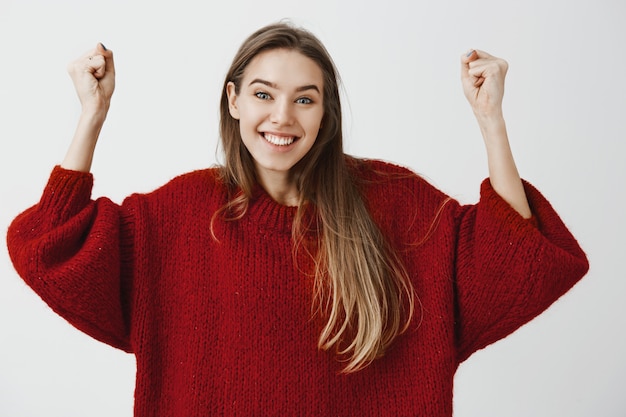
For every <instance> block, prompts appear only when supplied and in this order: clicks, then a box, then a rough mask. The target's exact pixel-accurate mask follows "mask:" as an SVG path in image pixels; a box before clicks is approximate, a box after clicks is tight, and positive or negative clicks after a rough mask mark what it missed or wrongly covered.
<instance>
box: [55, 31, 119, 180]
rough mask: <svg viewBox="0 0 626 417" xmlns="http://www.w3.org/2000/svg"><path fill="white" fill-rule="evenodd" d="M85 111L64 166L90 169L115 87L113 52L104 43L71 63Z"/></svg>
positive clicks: (69, 68) (74, 169) (70, 168)
mask: <svg viewBox="0 0 626 417" xmlns="http://www.w3.org/2000/svg"><path fill="white" fill-rule="evenodd" d="M68 72H69V74H70V77H71V78H72V81H73V83H74V88H75V89H76V93H77V94H78V98H79V99H80V103H81V106H82V111H81V115H80V119H79V121H78V126H77V127H76V132H75V133H74V138H73V139H72V142H71V144H70V147H69V149H68V150H67V154H66V155H65V159H64V160H63V162H62V163H61V167H63V168H65V169H69V170H73V171H81V172H89V171H90V169H91V161H92V160H93V153H94V150H95V148H96V142H97V141H98V136H99V135H100V130H101V129H102V125H103V124H104V120H105V119H106V115H107V112H108V111H109V105H110V103H111V96H112V95H113V90H114V89H115V65H114V63H113V53H112V52H111V51H110V50H107V49H106V48H105V47H104V45H102V44H101V43H100V44H98V45H97V46H96V48H95V49H94V50H92V51H90V52H88V53H86V54H85V55H83V56H82V57H80V58H78V59H77V60H75V61H74V62H72V63H71V64H70V65H69V66H68Z"/></svg>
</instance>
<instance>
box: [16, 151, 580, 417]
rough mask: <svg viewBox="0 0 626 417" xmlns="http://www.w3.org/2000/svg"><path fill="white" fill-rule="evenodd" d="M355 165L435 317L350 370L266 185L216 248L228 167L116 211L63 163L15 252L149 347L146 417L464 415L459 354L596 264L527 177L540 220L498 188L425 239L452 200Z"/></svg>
mask: <svg viewBox="0 0 626 417" xmlns="http://www.w3.org/2000/svg"><path fill="white" fill-rule="evenodd" d="M380 172H387V173H391V175H385V176H381V175H380ZM396 174H399V175H396ZM358 175H359V177H360V178H362V179H364V180H366V181H363V182H362V192H363V195H364V198H365V201H366V204H367V205H368V207H369V209H370V211H371V213H372V216H373V218H374V220H375V221H376V222H377V224H378V225H379V227H380V228H381V230H382V231H383V233H384V234H385V235H386V236H387V237H388V239H389V240H390V241H391V244H392V245H393V247H395V249H396V250H397V252H398V253H399V255H400V257H401V259H402V260H403V262H404V263H405V266H406V268H407V270H408V272H409V275H410V277H411V279H412V280H413V285H414V287H415V289H416V293H417V295H418V297H419V300H420V302H421V305H422V311H421V316H420V315H419V314H418V317H416V319H415V320H414V323H413V325H412V327H411V328H410V330H409V331H408V332H407V333H406V334H404V335H402V336H400V337H399V338H398V339H397V340H396V342H395V344H394V345H393V346H392V347H391V349H390V350H389V351H388V352H387V354H386V355H385V356H384V357H383V358H381V359H378V360H376V361H375V362H374V363H373V364H371V365H370V366H369V367H367V368H366V369H364V370H362V371H359V372H357V373H354V374H349V375H344V374H340V373H339V371H340V370H341V369H342V363H340V362H339V361H337V358H336V357H335V356H334V354H333V353H331V352H324V351H319V350H318V349H317V347H316V346H317V340H318V337H319V333H320V330H321V324H322V323H321V321H320V320H321V319H314V320H312V319H311V303H312V282H311V278H310V276H309V275H308V274H307V269H310V267H311V262H310V261H309V260H308V259H306V258H305V257H304V254H301V255H302V256H300V257H299V258H296V259H295V260H294V258H293V257H292V240H291V224H292V220H293V216H294V213H295V209H294V208H293V207H286V206H281V205H279V204H277V203H276V202H274V201H273V200H272V199H271V198H270V197H269V196H268V195H267V194H266V193H265V192H264V191H263V190H261V189H259V190H257V192H256V194H255V195H254V198H253V199H252V201H251V203H250V206H249V210H248V212H247V214H246V215H245V217H244V218H243V219H241V220H238V221H230V222H225V221H221V220H218V221H217V222H216V223H215V225H214V231H215V233H216V236H217V238H218V240H219V241H216V240H215V239H213V237H212V236H211V228H210V221H211V216H212V214H213V212H214V211H215V210H217V209H219V208H220V207H222V206H223V205H224V203H225V202H226V198H227V196H226V190H225V188H224V186H223V185H222V184H221V183H220V182H219V181H218V180H216V171H215V170H214V169H207V170H202V171H196V172H192V173H189V174H186V175H183V176H180V177H178V178H176V179H174V180H172V181H170V182H169V183H168V184H166V185H165V186H163V187H161V188H159V189H158V190H156V191H154V192H152V193H149V194H144V195H132V196H130V197H128V198H127V199H126V200H125V201H124V202H123V203H122V204H121V205H117V204H114V203H113V202H111V201H110V200H108V199H106V198H99V199H98V200H96V201H92V200H91V199H90V198H91V197H90V196H91V189H92V181H93V180H92V176H91V175H90V174H84V173H79V172H73V171H67V170H64V169H61V168H59V167H56V168H55V169H54V170H53V172H52V175H51V177H50V180H49V183H48V185H47V186H46V188H45V191H44V193H43V196H42V198H41V200H40V202H39V203H38V204H37V205H35V206H34V207H32V208H30V209H28V210H27V211H25V212H24V213H23V214H21V215H20V216H18V217H17V218H16V219H15V221H14V222H13V224H12V225H11V227H10V228H9V233H8V247H9V250H10V254H11V258H12V260H13V263H14V265H15V268H16V269H17V271H18V272H19V273H20V275H21V276H22V277H23V278H24V280H25V281H26V282H27V283H28V284H29V285H30V286H31V287H32V288H33V289H34V290H35V291H36V292H37V293H38V294H39V295H40V296H41V297H42V298H43V299H44V300H45V301H46V302H47V303H48V304H49V305H50V306H51V307H52V308H53V309H54V310H55V311H56V312H57V313H59V314H60V315H62V316H63V317H65V318H66V319H67V320H68V321H69V322H70V323H71V324H72V325H74V326H76V327H77V328H79V329H80V330H82V331H84V332H85V333H87V334H89V335H91V336H92V337H94V338H96V339H98V340H101V341H103V342H104V343H108V344H110V345H112V346H115V347H117V348H120V349H123V350H125V351H128V352H132V353H134V354H135V356H136V360H137V384H136V390H135V415H136V416H142V417H143V416H181V417H182V416H185V417H192V416H203V417H205V416H211V415H225V416H260V415H264V416H265V415H268V416H269V415H272V416H316V417H318V416H363V417H365V416H393V417H397V416H429V417H433V416H434V417H444V416H451V415H452V385H453V378H454V373H455V371H456V369H457V367H458V365H459V364H460V363H461V362H462V361H463V360H465V359H466V358H467V357H468V356H470V355H471V354H472V353H473V352H475V351H476V350H477V349H481V348H483V347H485V346H486V345H488V344H490V343H493V342H495V341H496V340H498V339H501V338H503V337H505V336H507V335H508V334H510V333H511V332H513V331H514V330H515V329H517V328H518V327H520V326H521V325H522V324H524V323H526V322H527V321H528V320H530V319H532V318H533V317H535V316H536V315H537V314H539V313H540V312H541V311H543V310H544V309H546V308H547V307H548V306H549V305H550V304H551V303H552V302H554V301H555V300H556V299H557V298H558V297H559V296H561V295H562V294H563V293H565V292H566V291H567V290H568V289H569V288H570V287H571V286H572V285H574V283H576V281H578V280H579V279H580V278H581V277H582V276H583V275H584V274H585V272H586V271H587V268H588V264H587V260H586V257H585V255H584V253H583V252H582V250H581V249H580V247H579V246H578V244H577V242H576V240H575V239H574V238H573V237H572V236H571V234H570V233H569V232H568V230H567V229H566V227H565V226H564V224H563V223H562V222H561V220H560V219H559V217H558V215H557V214H556V213H555V212H554V210H553V209H552V208H551V206H550V204H549V203H548V202H547V201H546V200H545V199H544V198H543V197H542V196H541V194H540V193H539V192H538V191H537V190H536V189H535V188H533V187H532V186H530V185H529V184H525V187H526V193H527V196H528V199H529V202H530V205H531V209H532V212H533V214H534V218H533V219H534V221H527V220H524V219H523V218H521V216H519V215H518V214H517V213H516V212H515V211H514V210H513V209H512V208H511V207H510V206H509V205H508V204H507V203H506V202H504V201H503V200H502V199H501V198H500V197H499V196H498V195H497V194H496V193H495V192H494V190H493V189H492V188H491V186H490V184H489V182H488V181H485V182H484V183H483V184H482V186H481V198H480V202H479V203H478V204H476V205H468V206H461V205H459V204H458V203H457V202H455V201H452V202H450V203H448V204H446V205H444V208H443V211H442V213H441V217H440V218H439V221H438V223H437V227H436V228H435V230H434V232H433V233H432V235H431V237H430V238H429V239H428V240H427V241H426V242H425V243H424V244H421V245H415V244H414V243H415V242H418V241H420V240H421V238H423V237H424V235H425V234H426V233H427V231H428V229H429V226H430V225H431V224H432V222H433V218H434V215H435V213H436V212H437V210H438V208H440V207H441V205H442V202H443V201H444V199H446V196H445V195H444V194H442V193H441V192H439V191H438V190H436V189H434V188H433V187H432V186H431V185H429V184H428V183H427V182H426V181H424V180H423V179H421V178H420V177H418V176H416V175H414V174H412V173H410V172H408V171H407V170H405V169H403V168H399V167H396V166H393V165H389V164H385V163H382V162H376V161H369V162H367V163H365V164H364V165H363V166H362V167H361V168H360V169H359V171H358ZM301 252H303V251H301ZM296 262H297V265H296ZM418 322H420V323H419V326H418Z"/></svg>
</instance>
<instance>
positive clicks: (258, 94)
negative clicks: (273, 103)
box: [254, 91, 271, 100]
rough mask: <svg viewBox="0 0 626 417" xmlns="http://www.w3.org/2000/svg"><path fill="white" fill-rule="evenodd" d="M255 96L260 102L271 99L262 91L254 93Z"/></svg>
mask: <svg viewBox="0 0 626 417" xmlns="http://www.w3.org/2000/svg"><path fill="white" fill-rule="evenodd" d="M254 95H255V96H257V97H258V98H260V99H261V100H269V99H270V98H271V97H270V95H269V94H267V93H266V92H263V91H259V92H258V93H254Z"/></svg>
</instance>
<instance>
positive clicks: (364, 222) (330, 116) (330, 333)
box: [214, 23, 415, 372]
mask: <svg viewBox="0 0 626 417" xmlns="http://www.w3.org/2000/svg"><path fill="white" fill-rule="evenodd" d="M278 48H281V49H290V50H295V51H298V52H300V53H301V54H303V55H304V56H306V57H308V58H310V59H312V60H313V61H314V62H315V63H316V64H317V65H318V66H319V67H320V69H321V70H322V73H323V74H324V91H323V103H324V116H323V119H322V125H321V128H320V131H319V134H318V137H317V139H316V141H315V143H314V145H313V147H312V148H311V150H310V151H309V152H308V153H307V154H306V155H305V156H304V157H303V158H302V159H301V160H300V161H299V162H298V163H297V164H296V165H295V166H294V167H293V168H292V170H291V173H290V174H291V175H292V178H293V179H294V181H295V183H296V185H297V188H298V192H299V204H298V210H297V214H296V216H295V218H294V225H293V228H292V231H293V241H294V250H297V248H298V247H299V246H300V244H301V243H300V242H301V238H302V236H303V233H304V232H305V229H307V228H308V225H307V224H304V218H305V216H304V213H305V211H306V210H307V209H308V208H313V211H314V214H315V216H316V218H317V223H318V224H319V225H320V226H319V241H318V246H317V248H316V249H317V250H315V251H312V252H311V253H313V254H314V255H313V256H314V257H315V259H314V261H315V265H316V268H315V271H314V273H315V294H314V303H315V305H314V306H313V311H317V312H319V313H320V314H322V315H323V316H324V318H327V322H326V325H325V326H324V327H323V329H322V330H321V334H320V337H319V341H318V346H319V348H321V349H324V350H334V351H335V352H336V354H337V355H338V356H339V357H340V358H341V359H343V360H345V361H346V365H345V367H344V372H355V371H358V370H360V369H362V368H364V367H366V366H367V365H369V364H370V363H371V362H372V361H373V360H374V359H376V358H378V357H380V356H382V355H383V354H384V353H385V351H386V349H387V348H388V347H389V346H390V345H391V343H392V342H393V340H394V339H395V338H396V337H397V336H398V335H400V334H401V333H402V332H404V331H405V330H406V329H407V327H408V325H409V323H410V321H411V318H412V316H413V313H414V305H415V296H414V291H413V287H412V285H411V282H410V280H409V278H408V276H407V274H406V272H405V269H404V267H403V265H402V262H401V261H400V259H399V258H398V257H397V255H396V254H395V252H394V250H393V249H392V248H391V247H390V245H389V243H388V241H387V240H386V239H385V237H384V236H383V235H382V233H381V232H380V230H379V228H378V227H377V225H376V224H375V222H374V221H373V219H372V217H371V215H370V213H369V212H368V210H367V208H366V206H365V203H364V201H363V199H362V197H361V194H360V192H359V190H358V187H357V184H356V183H355V178H354V172H353V171H354V170H353V169H352V168H351V167H350V166H349V165H351V164H350V161H353V162H354V161H355V160H354V159H353V158H350V157H347V156H346V155H345V154H344V152H343V139H342V126H341V104H340V96H339V81H338V80H339V77H338V73H337V70H336V68H335V65H334V63H333V61H332V59H331V58H330V55H329V54H328V52H327V51H326V49H325V48H324V46H323V45H322V43H321V42H320V41H319V40H318V39H317V38H316V37H315V36H314V35H313V34H311V33H310V32H308V31H306V30H304V29H302V28H297V27H293V26H291V25H289V24H286V23H277V24H272V25H269V26H266V27H264V28H261V29H259V30H258V31H256V32H255V33H253V34H252V35H250V36H249V37H248V38H247V39H246V40H245V41H244V43H243V44H242V46H241V47H240V49H239V51H238V52H237V54H236V55H235V58H234V59H233V63H232V65H231V67H230V69H229V71H228V73H227V75H226V78H225V81H224V88H223V90H222V97H221V102H220V135H221V141H222V142H221V144H222V148H223V151H224V166H223V167H221V173H222V177H223V180H224V181H225V183H226V184H227V185H228V187H229V189H230V190H231V196H232V197H231V199H230V201H229V202H228V203H227V205H226V206H225V207H224V208H223V210H222V211H220V212H219V213H222V214H225V213H230V214H229V215H228V216H227V217H228V218H230V219H233V220H234V219H238V218H241V217H243V216H244V215H245V213H246V210H247V207H248V203H249V200H250V197H251V195H252V190H253V187H254V185H255V184H256V176H255V169H254V163H253V160H252V156H251V155H250V153H249V152H248V150H247V149H246V147H245V146H244V144H243V141H242V139H241V135H240V131H239V121H238V120H235V119H234V118H232V117H231V116H230V113H229V110H228V96H227V91H226V86H227V85H228V83H229V82H233V83H234V85H235V93H236V94H238V93H239V89H240V86H241V81H242V79H243V76H244V71H245V69H246V67H247V65H248V64H249V63H250V62H251V61H252V59H253V58H254V57H255V56H257V55H258V54H259V53H261V52H263V51H267V50H271V49H278ZM233 213H234V214H233ZM217 214H218V213H216V215H217ZM214 218H215V216H214Z"/></svg>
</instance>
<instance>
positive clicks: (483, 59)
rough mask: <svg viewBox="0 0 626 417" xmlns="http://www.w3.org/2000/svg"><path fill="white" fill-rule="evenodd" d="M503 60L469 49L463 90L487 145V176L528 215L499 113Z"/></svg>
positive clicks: (464, 62)
mask: <svg viewBox="0 0 626 417" xmlns="http://www.w3.org/2000/svg"><path fill="white" fill-rule="evenodd" d="M507 69H508V64H507V62H506V61H505V60H503V59H500V58H497V57H494V56H491V55H489V54H488V53H486V52H483V51H479V50H472V51H470V52H469V53H467V54H464V55H463V56H462V57H461V81H462V83H463V92H464V93H465V97H467V100H468V101H469V103H470V105H471V106H472V110H473V111H474V115H475V116H476V120H477V121H478V125H479V126H480V131H481V133H482V135H483V139H484V141H485V147H486V149H487V160H488V164H489V180H490V182H491V186H492V187H493V189H494V191H496V193H498V194H499V195H500V197H502V198H503V199H504V200H505V201H506V202H507V203H509V204H510V205H511V207H513V208H514V209H515V211H517V212H518V213H519V214H520V215H521V216H522V217H524V218H526V219H528V218H530V217H532V212H531V210H530V207H529V205H528V199H527V198H526V193H525V192H524V186H523V184H522V180H521V179H520V176H519V173H518V172H517V167H516V166H515V160H514V159H513V153H512V152H511V147H510V146H509V139H508V136H507V132H506V124H505V122H504V117H503V114H502V97H503V96H504V79H505V76H506V72H507Z"/></svg>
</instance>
